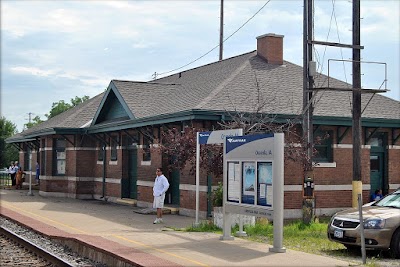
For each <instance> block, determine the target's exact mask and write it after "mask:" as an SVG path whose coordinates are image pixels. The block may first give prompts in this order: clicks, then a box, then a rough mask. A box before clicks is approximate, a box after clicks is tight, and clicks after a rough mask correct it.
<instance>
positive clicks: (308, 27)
mask: <svg viewBox="0 0 400 267" xmlns="http://www.w3.org/2000/svg"><path fill="white" fill-rule="evenodd" d="M313 8H314V0H304V18H303V138H304V141H305V143H306V144H305V145H306V149H307V159H306V161H305V165H304V166H303V168H304V173H303V177H302V180H303V183H304V187H306V188H304V187H303V190H304V191H303V222H304V223H307V224H309V223H311V222H312V220H313V218H314V205H315V201H314V194H313V192H312V189H311V185H312V184H313V182H314V175H313V168H312V160H313V159H312V158H313V147H314V146H313V143H314V140H313V128H314V127H313V122H312V117H313V105H312V97H313V92H312V89H313V87H314V78H313V76H314V75H315V71H316V70H315V64H313V63H314V62H313V43H312V41H313V39H314V33H313V24H314V21H313ZM312 188H313V186H312Z"/></svg>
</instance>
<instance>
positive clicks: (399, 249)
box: [390, 229, 400, 259]
mask: <svg viewBox="0 0 400 267" xmlns="http://www.w3.org/2000/svg"><path fill="white" fill-rule="evenodd" d="M390 254H391V256H392V257H393V258H396V259H400V229H397V230H396V232H395V233H394V234H393V237H392V241H391V242H390Z"/></svg>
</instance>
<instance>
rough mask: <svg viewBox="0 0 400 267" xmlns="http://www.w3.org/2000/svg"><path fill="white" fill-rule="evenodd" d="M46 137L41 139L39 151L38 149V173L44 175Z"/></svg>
mask: <svg viewBox="0 0 400 267" xmlns="http://www.w3.org/2000/svg"><path fill="white" fill-rule="evenodd" d="M45 144H46V139H42V142H41V143H40V146H41V151H40V175H45V170H46V150H45V147H46V146H45Z"/></svg>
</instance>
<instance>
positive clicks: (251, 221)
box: [213, 207, 256, 228]
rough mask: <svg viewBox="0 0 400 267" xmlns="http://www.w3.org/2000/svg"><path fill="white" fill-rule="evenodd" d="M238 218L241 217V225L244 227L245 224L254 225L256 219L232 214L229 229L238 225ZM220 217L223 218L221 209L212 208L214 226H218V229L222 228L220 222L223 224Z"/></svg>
mask: <svg viewBox="0 0 400 267" xmlns="http://www.w3.org/2000/svg"><path fill="white" fill-rule="evenodd" d="M240 216H242V221H243V225H246V224H249V225H255V224H256V217H254V216H247V215H239V214H232V216H231V218H232V219H231V227H233V226H235V225H236V224H239V217H240ZM222 217H223V214H222V207H214V211H213V219H214V225H216V226H218V227H219V228H222V222H223V220H222Z"/></svg>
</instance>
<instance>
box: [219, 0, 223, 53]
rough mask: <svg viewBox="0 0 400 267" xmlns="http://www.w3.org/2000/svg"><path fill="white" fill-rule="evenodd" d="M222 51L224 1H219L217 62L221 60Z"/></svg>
mask: <svg viewBox="0 0 400 267" xmlns="http://www.w3.org/2000/svg"><path fill="white" fill-rule="evenodd" d="M223 50H224V0H221V15H220V19H219V60H220V61H221V60H222V58H223Z"/></svg>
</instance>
